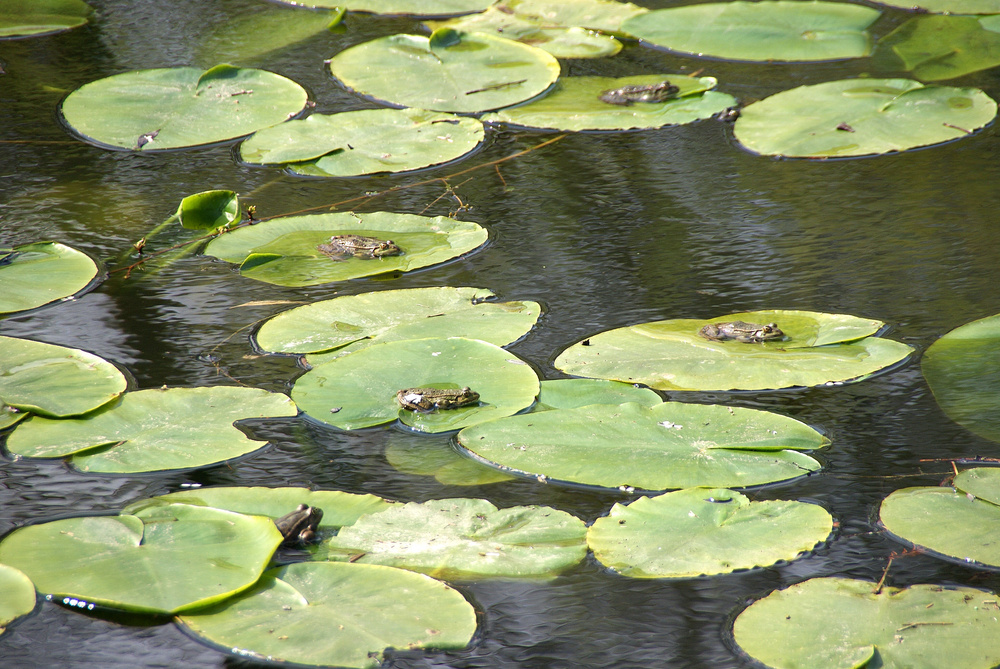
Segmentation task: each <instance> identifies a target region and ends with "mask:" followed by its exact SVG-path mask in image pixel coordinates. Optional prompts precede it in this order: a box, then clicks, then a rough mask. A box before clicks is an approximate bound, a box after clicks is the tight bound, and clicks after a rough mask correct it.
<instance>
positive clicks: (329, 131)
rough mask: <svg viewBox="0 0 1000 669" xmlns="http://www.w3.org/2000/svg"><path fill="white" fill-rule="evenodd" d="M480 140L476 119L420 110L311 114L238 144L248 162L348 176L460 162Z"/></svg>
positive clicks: (299, 172) (316, 173) (305, 172)
mask: <svg viewBox="0 0 1000 669" xmlns="http://www.w3.org/2000/svg"><path fill="white" fill-rule="evenodd" d="M482 141H483V124H482V123H481V122H479V121H478V120H476V119H474V118H467V117H460V116H455V115H453V114H442V113H439V112H429V111H424V110H423V109H363V110H359V111H351V112H343V113H341V114H313V115H312V116H310V117H308V118H306V119H303V120H296V121H289V122H287V123H282V124H280V125H276V126H272V127H270V128H265V129H263V130H259V131H257V133H256V134H254V136H253V137H250V138H249V139H247V140H246V141H245V142H243V144H242V145H240V155H241V156H242V158H243V160H245V161H247V162H250V163H268V164H271V163H284V164H288V166H289V167H290V169H291V170H292V171H293V172H296V173H298V174H305V175H309V176H318V177H350V176H358V175H360V174H374V173H376V172H405V171H407V170H416V169H420V168H421V167H427V166H428V165H436V164H438V163H444V162H448V161H449V160H455V159H457V158H460V157H462V156H463V155H465V154H466V153H469V152H470V151H472V150H473V149H475V148H476V147H477V146H478V145H479V143H480V142H482Z"/></svg>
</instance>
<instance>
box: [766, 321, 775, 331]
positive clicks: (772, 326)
mask: <svg viewBox="0 0 1000 669" xmlns="http://www.w3.org/2000/svg"><path fill="white" fill-rule="evenodd" d="M777 329H778V324H777V323H768V324H767V325H765V326H764V330H766V331H767V332H772V331H774V330H777Z"/></svg>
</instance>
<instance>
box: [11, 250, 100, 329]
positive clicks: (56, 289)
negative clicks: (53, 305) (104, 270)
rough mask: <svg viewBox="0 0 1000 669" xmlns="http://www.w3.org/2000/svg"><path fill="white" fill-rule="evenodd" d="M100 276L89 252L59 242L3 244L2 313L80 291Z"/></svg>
mask: <svg viewBox="0 0 1000 669" xmlns="http://www.w3.org/2000/svg"><path fill="white" fill-rule="evenodd" d="M96 276H97V265H96V264H94V261H93V260H91V259H90V256H88V255H87V254H85V253H81V252H80V251H77V250H76V249H74V248H72V247H70V246H66V245H64V244H60V243H58V242H35V243H33V244H22V245H21V246H17V247H14V248H0V285H2V286H3V288H4V290H3V293H2V294H0V314H3V313H11V312H14V311H25V310H27V309H34V308H35V307H40V306H42V305H43V304H48V303H49V302H54V301H56V300H59V299H62V298H64V297H69V296H70V295H74V294H75V293H78V292H80V291H81V290H83V289H84V288H86V287H87V285H88V284H90V282H91V281H93V279H94V277H96Z"/></svg>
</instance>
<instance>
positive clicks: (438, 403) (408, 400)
mask: <svg viewBox="0 0 1000 669" xmlns="http://www.w3.org/2000/svg"><path fill="white" fill-rule="evenodd" d="M396 401H397V402H399V403H400V405H402V407H403V408H404V409H408V410H409V411H420V412H423V413H427V412H429V411H433V410H435V409H457V408H458V407H464V406H468V405H469V404H474V403H475V402H478V401H479V393H477V392H476V391H475V390H471V389H470V388H469V387H468V386H466V387H465V388H459V389H455V390H439V389H438V388H404V389H403V390H400V391H399V392H398V393H396Z"/></svg>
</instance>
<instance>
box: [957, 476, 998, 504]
mask: <svg viewBox="0 0 1000 669" xmlns="http://www.w3.org/2000/svg"><path fill="white" fill-rule="evenodd" d="M954 485H955V488H956V489H958V490H961V491H962V492H964V493H965V494H967V495H973V496H975V497H977V498H979V499H981V500H984V501H987V502H991V503H992V504H996V505H998V506H1000V469H995V468H993V467H976V468H975V469H966V470H965V471H964V472H962V473H960V474H959V475H958V476H956V477H955V481H954Z"/></svg>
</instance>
